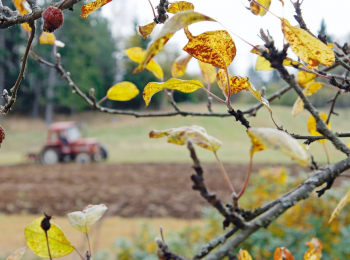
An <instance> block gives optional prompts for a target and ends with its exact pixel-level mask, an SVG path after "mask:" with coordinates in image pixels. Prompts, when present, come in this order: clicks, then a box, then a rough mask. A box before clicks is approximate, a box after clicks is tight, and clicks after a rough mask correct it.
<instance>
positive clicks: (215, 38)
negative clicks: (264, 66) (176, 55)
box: [183, 30, 236, 69]
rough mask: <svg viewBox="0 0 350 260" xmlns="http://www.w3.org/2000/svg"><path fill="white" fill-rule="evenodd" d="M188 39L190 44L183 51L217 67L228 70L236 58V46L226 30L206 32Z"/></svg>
mask: <svg viewBox="0 0 350 260" xmlns="http://www.w3.org/2000/svg"><path fill="white" fill-rule="evenodd" d="M188 38H189V42H188V43H187V45H186V46H185V47H184V48H183V50H184V51H186V52H188V53H189V54H190V55H192V56H193V57H195V58H197V59H198V60H200V61H202V62H205V63H210V64H211V65H213V66H215V67H218V68H221V69H226V67H228V66H229V65H230V63H231V62H232V60H233V59H234V57H235V56H236V45H235V43H234V41H233V40H232V38H231V36H230V34H229V33H228V32H227V31H225V30H219V31H211V32H205V33H202V34H200V35H198V36H192V37H191V36H188Z"/></svg>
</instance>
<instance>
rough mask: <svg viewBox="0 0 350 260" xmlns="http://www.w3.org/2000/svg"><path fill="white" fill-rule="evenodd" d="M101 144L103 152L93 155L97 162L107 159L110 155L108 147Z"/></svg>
mask: <svg viewBox="0 0 350 260" xmlns="http://www.w3.org/2000/svg"><path fill="white" fill-rule="evenodd" d="M99 146H100V150H101V152H99V153H95V154H94V155H93V159H94V161H95V162H102V161H105V160H106V159H107V157H108V153H107V149H106V147H105V146H103V145H101V144H100V145H99Z"/></svg>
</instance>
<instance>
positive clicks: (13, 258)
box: [6, 246, 27, 260]
mask: <svg viewBox="0 0 350 260" xmlns="http://www.w3.org/2000/svg"><path fill="white" fill-rule="evenodd" d="M26 249H27V247H26V246H25V247H22V248H20V249H17V250H16V251H15V252H13V253H12V254H11V255H9V256H8V257H7V258H6V260H20V259H21V258H22V256H23V255H24V253H25V252H26Z"/></svg>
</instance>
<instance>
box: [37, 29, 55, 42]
mask: <svg viewBox="0 0 350 260" xmlns="http://www.w3.org/2000/svg"><path fill="white" fill-rule="evenodd" d="M55 41H56V37H55V35H54V34H53V33H48V32H42V34H41V35H40V38H39V43H40V44H51V45H54V44H55Z"/></svg>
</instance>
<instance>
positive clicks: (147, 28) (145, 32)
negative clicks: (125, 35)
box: [139, 22, 156, 39]
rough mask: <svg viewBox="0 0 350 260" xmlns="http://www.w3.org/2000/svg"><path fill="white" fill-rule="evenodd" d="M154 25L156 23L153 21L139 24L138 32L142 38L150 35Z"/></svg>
mask: <svg viewBox="0 0 350 260" xmlns="http://www.w3.org/2000/svg"><path fill="white" fill-rule="evenodd" d="M155 25H156V23H155V22H151V23H149V24H146V25H144V26H139V32H140V33H141V35H142V37H143V38H144V39H146V38H148V37H149V36H150V35H151V33H152V32H153V29H154V26H155Z"/></svg>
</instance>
